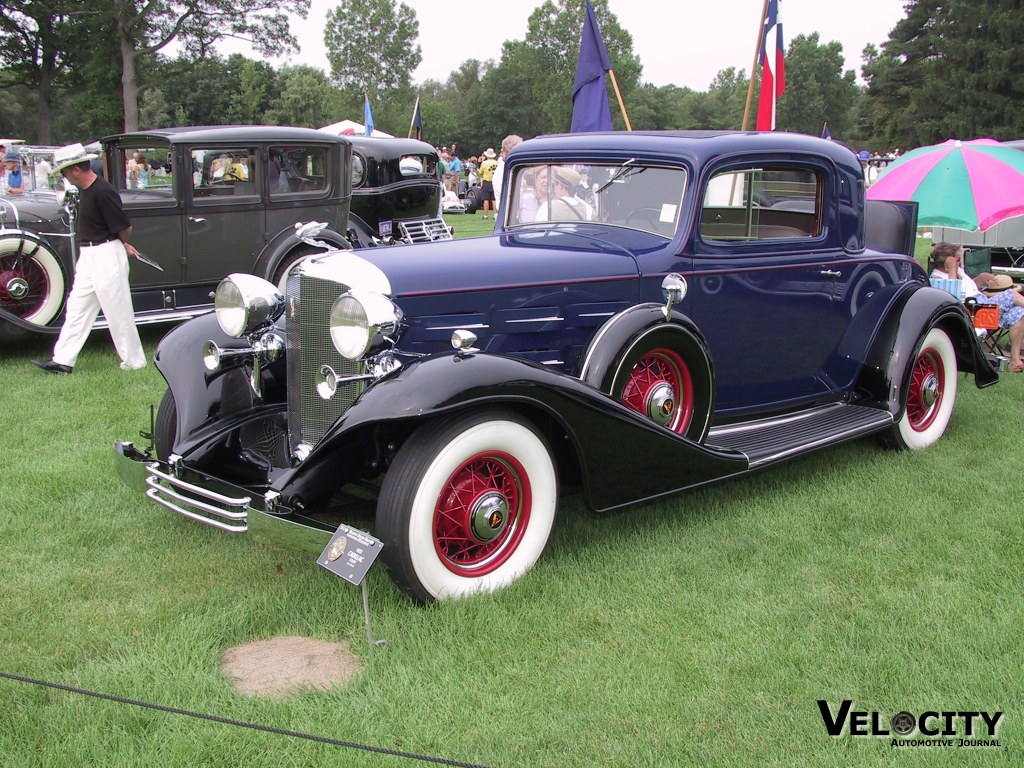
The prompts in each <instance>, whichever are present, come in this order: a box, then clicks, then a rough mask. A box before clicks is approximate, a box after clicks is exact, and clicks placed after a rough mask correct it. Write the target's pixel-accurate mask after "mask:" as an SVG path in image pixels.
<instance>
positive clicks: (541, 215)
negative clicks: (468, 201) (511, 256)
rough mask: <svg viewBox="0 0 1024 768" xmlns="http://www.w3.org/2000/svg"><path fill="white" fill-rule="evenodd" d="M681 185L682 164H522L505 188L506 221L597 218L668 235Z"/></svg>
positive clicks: (680, 197)
mask: <svg viewBox="0 0 1024 768" xmlns="http://www.w3.org/2000/svg"><path fill="white" fill-rule="evenodd" d="M685 189H686V171H684V170H683V169H681V168H662V167H658V166H652V165H644V164H642V163H639V162H637V161H636V160H635V159H633V158H630V159H629V160H627V161H625V162H624V163H615V164H579V163H573V164H561V165H558V164H537V165H521V166H518V167H517V168H516V170H515V173H514V175H513V178H512V184H511V187H510V188H509V196H508V197H509V200H510V202H511V204H510V205H509V206H508V210H507V211H506V212H505V226H506V227H507V228H512V227H519V226H525V225H528V224H534V223H537V222H570V223H572V222H580V221H599V222H603V223H605V224H613V225H616V226H621V227H629V228H631V229H640V230H643V231H645V232H650V233H652V234H656V235H661V236H662V237H666V238H671V237H672V236H673V235H674V234H675V231H676V225H677V224H678V222H679V214H680V212H681V211H682V203H683V192H684V191H685ZM503 207H504V206H503Z"/></svg>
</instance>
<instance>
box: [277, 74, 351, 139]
mask: <svg viewBox="0 0 1024 768" xmlns="http://www.w3.org/2000/svg"><path fill="white" fill-rule="evenodd" d="M278 77H279V78H280V80H281V94H280V95H279V96H278V97H277V98H275V99H273V101H272V102H271V105H270V109H269V110H268V111H267V113H266V115H265V121H266V122H268V123H270V124H272V125H296V126H300V127H303V128H319V127H320V126H323V125H327V124H329V123H333V122H337V119H338V118H337V117H336V115H339V114H340V113H341V108H340V100H341V94H340V93H338V90H337V89H336V88H335V87H334V86H332V85H331V83H330V81H329V80H328V79H327V75H326V74H324V72H323V71H322V70H320V69H316V68H315V67H307V66H298V67H286V68H284V69H282V70H281V71H280V72H279V73H278Z"/></svg>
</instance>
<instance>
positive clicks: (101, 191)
mask: <svg viewBox="0 0 1024 768" xmlns="http://www.w3.org/2000/svg"><path fill="white" fill-rule="evenodd" d="M81 193H82V195H81V198H80V199H79V203H78V242H80V243H81V242H84V241H92V242H103V241H104V240H112V239H116V238H117V233H118V232H122V231H123V230H126V229H128V227H130V226H131V225H132V222H131V220H130V219H129V218H128V214H126V213H125V212H124V207H123V206H122V205H121V195H119V194H118V193H117V190H116V189H114V188H113V186H111V184H110V182H109V181H107V180H106V179H104V178H101V177H99V176H97V177H96V181H94V182H93V183H92V184H90V185H89V186H88V187H86V188H85V189H83V190H81Z"/></svg>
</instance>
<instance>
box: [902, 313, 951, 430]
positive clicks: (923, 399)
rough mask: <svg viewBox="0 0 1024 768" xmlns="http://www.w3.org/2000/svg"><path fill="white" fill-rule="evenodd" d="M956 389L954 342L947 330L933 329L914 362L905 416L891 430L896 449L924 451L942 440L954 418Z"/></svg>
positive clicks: (904, 411)
mask: <svg viewBox="0 0 1024 768" xmlns="http://www.w3.org/2000/svg"><path fill="white" fill-rule="evenodd" d="M956 386H957V369H956V352H955V351H954V349H953V342H952V341H950V338H949V335H948V334H947V333H946V332H945V331H944V330H942V329H941V328H932V329H931V330H930V331H928V333H927V334H925V337H924V341H923V342H922V343H921V348H920V349H919V350H918V351H917V356H916V357H915V358H914V363H913V370H912V371H911V373H910V380H909V383H908V385H907V391H906V392H905V393H904V395H905V397H906V403H905V405H904V409H903V415H902V416H901V417H900V420H899V421H898V422H896V424H895V425H893V427H892V433H891V434H892V438H893V440H892V441H891V442H892V443H893V444H894V445H895V447H897V448H900V449H908V448H909V449H910V450H921V449H922V448H927V447H929V446H930V445H933V444H934V443H935V442H936V441H937V440H938V439H939V438H940V437H942V435H943V434H944V433H945V431H946V428H947V427H948V426H949V422H950V419H951V418H952V416H953V406H954V405H955V404H956Z"/></svg>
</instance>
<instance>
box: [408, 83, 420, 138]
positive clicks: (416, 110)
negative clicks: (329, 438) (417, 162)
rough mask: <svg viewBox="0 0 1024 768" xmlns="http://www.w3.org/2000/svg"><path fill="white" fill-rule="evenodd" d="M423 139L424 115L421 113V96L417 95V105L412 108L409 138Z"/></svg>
mask: <svg viewBox="0 0 1024 768" xmlns="http://www.w3.org/2000/svg"><path fill="white" fill-rule="evenodd" d="M413 137H415V138H417V139H419V140H420V141H423V115H422V114H420V97H419V94H417V95H416V106H415V107H413V110H412V122H411V123H410V124H409V138H410V139H411V138H413Z"/></svg>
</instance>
